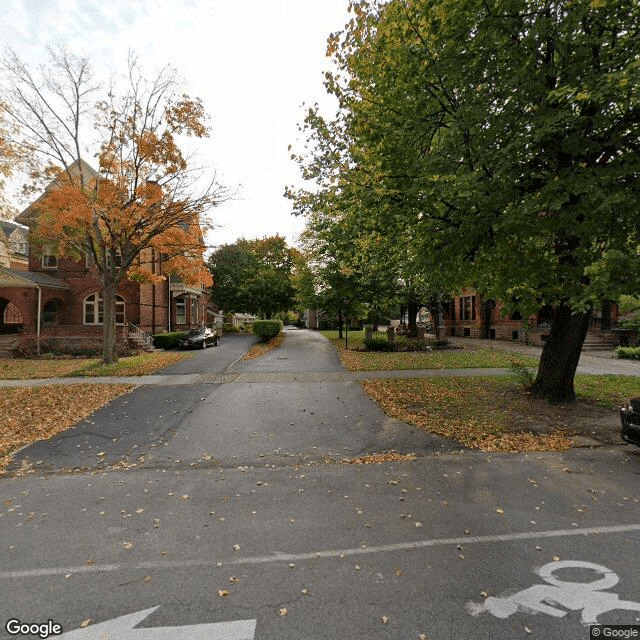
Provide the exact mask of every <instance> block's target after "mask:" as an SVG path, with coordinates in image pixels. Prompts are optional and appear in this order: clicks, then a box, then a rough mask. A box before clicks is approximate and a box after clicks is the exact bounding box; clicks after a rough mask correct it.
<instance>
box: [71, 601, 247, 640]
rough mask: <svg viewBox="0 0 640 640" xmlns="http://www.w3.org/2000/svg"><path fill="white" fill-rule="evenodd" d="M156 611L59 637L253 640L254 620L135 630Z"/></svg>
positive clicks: (74, 639)
mask: <svg viewBox="0 0 640 640" xmlns="http://www.w3.org/2000/svg"><path fill="white" fill-rule="evenodd" d="M157 608H158V607H152V608H151V609H144V610H143V611H138V612H136V613H131V614H129V615H126V616H121V617H119V618H113V619H112V620H106V621H105V622H100V623H99V624H96V625H91V626H89V627H87V628H86V629H76V630H75V631H69V632H67V633H63V634H62V635H61V636H59V637H60V638H61V639H62V640H104V639H105V638H108V639H109V640H253V637H254V635H255V631H256V621H255V620H235V621H234V622H216V623H213V624H192V625H188V626H184V627H150V628H142V629H134V627H135V626H136V625H137V624H139V623H140V622H142V621H143V620H144V619H145V618H148V617H149V616H150V615H151V614H152V613H153V612H154V611H155V610H156V609H157Z"/></svg>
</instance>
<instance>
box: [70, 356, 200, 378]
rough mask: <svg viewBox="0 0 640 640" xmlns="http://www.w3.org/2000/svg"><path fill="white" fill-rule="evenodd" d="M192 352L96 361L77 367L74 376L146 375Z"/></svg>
mask: <svg viewBox="0 0 640 640" xmlns="http://www.w3.org/2000/svg"><path fill="white" fill-rule="evenodd" d="M192 356H193V354H191V353H185V352H183V351H153V352H151V353H141V354H139V355H137V356H130V357H127V358H120V359H119V360H118V361H117V362H114V363H113V364H102V363H101V362H96V363H94V364H90V365H88V366H84V367H82V368H79V369H78V370H77V371H76V372H75V373H74V375H76V376H83V377H84V376H87V377H94V376H147V375H150V374H152V373H155V372H156V371H159V370H160V369H164V368H165V367H168V366H169V365H172V364H175V363H176V362H180V361H182V360H185V359H186V358H191V357H192Z"/></svg>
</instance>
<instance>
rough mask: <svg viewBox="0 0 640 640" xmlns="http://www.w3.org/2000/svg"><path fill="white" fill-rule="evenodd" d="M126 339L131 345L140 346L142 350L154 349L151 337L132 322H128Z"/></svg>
mask: <svg viewBox="0 0 640 640" xmlns="http://www.w3.org/2000/svg"><path fill="white" fill-rule="evenodd" d="M127 339H128V340H129V342H130V343H131V344H132V345H133V346H136V347H140V348H141V349H143V350H144V351H153V350H154V349H153V337H152V336H150V335H149V334H148V333H145V332H144V331H143V330H142V329H141V328H140V327H138V326H137V325H135V324H133V323H132V322H130V323H129V335H128V336H127Z"/></svg>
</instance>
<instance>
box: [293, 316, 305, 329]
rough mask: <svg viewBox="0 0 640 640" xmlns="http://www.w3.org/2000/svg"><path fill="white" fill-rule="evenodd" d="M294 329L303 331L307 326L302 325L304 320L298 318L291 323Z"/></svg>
mask: <svg viewBox="0 0 640 640" xmlns="http://www.w3.org/2000/svg"><path fill="white" fill-rule="evenodd" d="M293 326H294V327H297V328H298V329H304V328H305V327H306V326H307V325H306V324H305V323H304V319H303V318H298V319H297V320H296V321H295V322H294V323H293Z"/></svg>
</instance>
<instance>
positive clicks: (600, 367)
mask: <svg viewBox="0 0 640 640" xmlns="http://www.w3.org/2000/svg"><path fill="white" fill-rule="evenodd" d="M525 348H527V347H525ZM534 348H535V347H534ZM593 360H595V361H596V362H595V363H593V362H592V359H591V358H586V362H585V358H584V356H583V358H581V359H580V365H579V366H578V373H589V374H595V375H626V376H638V377H640V362H634V361H629V360H613V361H610V362H606V361H603V360H602V358H594V359H593ZM508 373H509V369H500V368H481V367H477V368H473V369H401V370H394V371H347V370H346V369H345V370H343V371H253V372H241V373H194V374H182V375H180V374H176V375H148V376H122V377H117V376H109V377H108V376H104V377H89V378H78V377H74V378H37V379H32V380H0V388H3V387H4V388H16V387H41V386H45V385H68V386H71V385H78V384H131V385H134V386H136V387H141V386H171V385H196V384H269V383H283V382H299V383H310V382H314V383H320V382H357V381H360V380H367V379H371V378H459V377H487V376H501V375H505V374H508Z"/></svg>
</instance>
